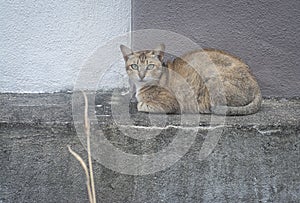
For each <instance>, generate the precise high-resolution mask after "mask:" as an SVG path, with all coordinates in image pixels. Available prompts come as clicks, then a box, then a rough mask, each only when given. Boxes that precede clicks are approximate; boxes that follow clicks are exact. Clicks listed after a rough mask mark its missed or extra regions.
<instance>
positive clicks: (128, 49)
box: [120, 44, 133, 60]
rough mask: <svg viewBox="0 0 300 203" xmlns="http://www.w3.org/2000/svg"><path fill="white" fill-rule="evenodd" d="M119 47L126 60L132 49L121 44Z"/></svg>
mask: <svg viewBox="0 0 300 203" xmlns="http://www.w3.org/2000/svg"><path fill="white" fill-rule="evenodd" d="M120 49H121V52H122V54H123V57H124V59H125V60H127V59H128V56H129V55H130V54H132V53H133V51H132V50H131V49H130V48H128V47H126V46H124V45H123V44H122V45H121V46H120Z"/></svg>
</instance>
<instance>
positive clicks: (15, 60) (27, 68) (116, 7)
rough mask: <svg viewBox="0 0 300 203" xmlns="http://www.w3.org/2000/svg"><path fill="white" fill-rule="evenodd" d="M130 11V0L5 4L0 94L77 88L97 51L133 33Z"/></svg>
mask: <svg viewBox="0 0 300 203" xmlns="http://www.w3.org/2000/svg"><path fill="white" fill-rule="evenodd" d="M130 12H131V4H130V0H125V1H124V0H114V1H109V0H106V1H80V0H73V1H57V0H54V1H41V0H38V1H1V10H0V49H1V52H0V59H1V63H0V92H21V93H22V92H55V91H61V90H66V89H72V88H73V84H74V82H75V80H76V76H77V74H78V72H79V70H80V66H81V65H82V63H83V62H84V61H85V60H86V59H87V58H88V57H89V56H90V55H91V54H92V53H93V51H94V50H95V49H96V48H97V47H99V46H101V45H103V44H104V43H106V41H107V40H109V39H111V38H113V37H114V36H117V35H120V34H122V33H125V32H128V31H130V25H131V23H130ZM115 77H117V76H115ZM110 79H111V78H110Z"/></svg>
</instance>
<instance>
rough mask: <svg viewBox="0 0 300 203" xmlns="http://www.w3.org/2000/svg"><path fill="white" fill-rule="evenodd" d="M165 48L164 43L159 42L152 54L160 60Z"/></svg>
mask: <svg viewBox="0 0 300 203" xmlns="http://www.w3.org/2000/svg"><path fill="white" fill-rule="evenodd" d="M165 48H166V46H165V45H164V44H160V45H158V46H157V47H156V48H155V49H154V54H155V55H157V57H158V59H159V60H160V61H162V60H163V58H164V54H165Z"/></svg>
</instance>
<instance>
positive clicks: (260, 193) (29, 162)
mask: <svg viewBox="0 0 300 203" xmlns="http://www.w3.org/2000/svg"><path fill="white" fill-rule="evenodd" d="M109 101H110V95H109V94H102V93H101V94H99V95H98V96H97V98H96V103H97V104H101V106H100V105H98V107H97V108H96V112H97V115H98V116H97V117H98V119H99V120H100V121H101V122H100V123H101V126H102V128H103V129H104V131H105V132H106V137H107V139H108V140H110V142H111V143H113V144H114V145H115V146H117V147H118V148H119V149H121V150H123V151H126V152H128V153H135V154H144V153H151V152H156V151H159V150H161V149H163V148H165V147H166V146H168V144H170V142H172V140H173V139H174V132H175V131H176V130H178V129H176V128H175V127H176V126H177V125H178V117H180V116H179V115H169V118H168V120H169V124H170V125H171V126H172V127H169V128H167V129H165V130H162V131H161V133H160V134H159V135H158V136H156V137H155V138H153V139H150V140H147V141H141V140H134V139H132V138H129V137H126V136H125V135H123V134H122V133H120V132H119V131H118V130H117V128H118V127H117V126H116V125H115V124H113V122H111V121H112V119H111V117H110V116H106V115H108V114H109V113H110V104H109ZM0 104H1V108H0V116H1V120H0V159H1V166H0V174H1V176H0V183H1V184H0V202H88V200H87V193H86V187H85V176H84V173H83V171H82V169H81V167H80V165H79V163H78V162H77V161H76V160H75V159H74V158H73V157H72V156H71V155H70V154H69V152H68V151H67V145H71V146H72V148H73V149H74V150H75V151H76V152H78V153H79V154H81V155H83V157H84V158H85V157H86V152H85V150H84V147H83V146H82V144H81V142H80V141H79V138H78V137H77V135H76V131H75V128H74V126H73V121H72V115H71V114H72V112H71V94H65V93H57V94H24V95H22V94H1V95H0ZM299 107H300V101H299V100H285V99H281V100H272V99H269V100H264V102H263V108H262V110H261V111H260V112H259V113H257V114H255V115H250V116H244V117H228V118H226V123H225V127H224V129H223V133H222V136H221V138H220V140H219V142H218V144H217V146H216V147H215V148H214V151H213V152H212V154H210V155H209V156H208V157H207V158H206V159H205V160H203V161H199V159H198V158H199V150H200V149H201V147H202V143H203V142H204V140H205V138H206V136H207V132H208V130H207V129H206V128H205V127H206V126H208V125H209V119H210V117H209V116H208V115H206V116H201V117H200V122H199V132H198V134H197V137H196V140H195V142H194V144H193V145H192V146H191V148H190V150H189V151H188V153H187V154H186V155H185V156H184V157H182V158H181V159H180V160H179V161H178V162H177V163H175V164H174V165H173V166H171V167H170V168H168V169H166V170H163V171H160V172H157V173H154V174H150V175H144V176H132V175H124V174H121V173H118V172H115V171H112V170H110V169H108V168H106V167H104V166H102V165H101V164H99V163H98V162H96V161H95V162H94V173H95V181H96V190H97V199H98V202H172V203H173V202H175V203H177V202H178V203H179V202H180V203H181V202H299V201H300V195H299V194H300V172H299V171H300V135H299V129H300V128H299V126H300V125H299V120H300V108H299ZM148 116H149V115H148V114H141V113H134V114H133V115H132V118H133V120H134V121H135V125H136V126H141V125H142V126H145V127H144V128H143V129H144V130H145V131H151V130H153V129H155V128H153V127H152V128H150V127H149V128H148V127H147V125H149V118H148ZM158 119H159V118H158ZM127 127H128V128H131V127H132V126H127ZM201 127H203V128H201ZM172 132H173V133H172Z"/></svg>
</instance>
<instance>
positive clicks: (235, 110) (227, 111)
mask: <svg viewBox="0 0 300 203" xmlns="http://www.w3.org/2000/svg"><path fill="white" fill-rule="evenodd" d="M261 103H262V96H261V92H260V89H259V88H257V90H256V94H255V97H254V99H253V100H252V102H250V103H249V104H247V105H245V106H218V107H216V108H214V109H213V110H212V113H214V114H219V115H227V116H243V115H249V114H254V113H256V112H257V111H258V110H259V109H260V107H261Z"/></svg>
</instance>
